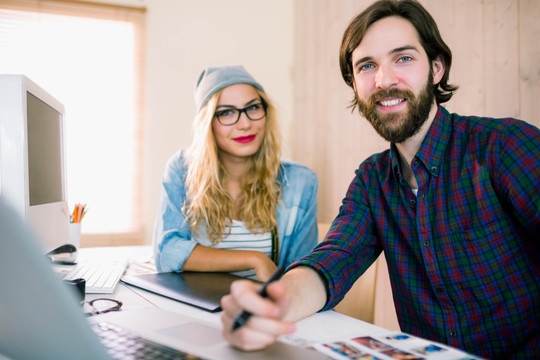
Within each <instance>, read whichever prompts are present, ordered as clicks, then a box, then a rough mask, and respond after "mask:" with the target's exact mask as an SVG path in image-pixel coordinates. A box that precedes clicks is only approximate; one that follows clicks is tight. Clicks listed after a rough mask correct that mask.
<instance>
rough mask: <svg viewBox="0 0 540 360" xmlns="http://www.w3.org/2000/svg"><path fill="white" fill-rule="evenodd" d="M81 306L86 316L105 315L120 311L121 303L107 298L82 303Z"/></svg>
mask: <svg viewBox="0 0 540 360" xmlns="http://www.w3.org/2000/svg"><path fill="white" fill-rule="evenodd" d="M82 304H83V307H84V314H85V315H86V316H93V315H98V314H105V313H108V312H111V311H120V309H121V308H122V302H121V301H120V300H116V299H109V298H97V299H93V300H90V301H83V302H82Z"/></svg>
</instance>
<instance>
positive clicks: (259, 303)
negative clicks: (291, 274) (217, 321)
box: [221, 280, 296, 351]
mask: <svg viewBox="0 0 540 360" xmlns="http://www.w3.org/2000/svg"><path fill="white" fill-rule="evenodd" d="M259 288H260V285H257V284H254V283H253V282H251V281H247V280H240V281H235V282H234V283H233V284H232V285H231V293H230V294H229V295H226V296H224V297H223V298H222V299H221V307H222V308H223V313H222V315H221V321H222V323H223V330H222V332H223V337H224V338H225V339H226V340H227V341H228V342H230V343H231V344H232V345H233V346H235V347H237V348H239V349H242V350H245V351H252V350H259V349H262V348H265V347H267V346H269V345H271V344H273V343H274V342H275V341H276V339H277V338H278V337H279V336H281V335H284V334H289V333H292V332H294V330H295V328H296V327H295V325H294V323H290V322H286V321H283V320H282V319H283V317H284V316H285V315H286V314H287V312H288V310H289V306H290V298H289V295H288V294H287V292H286V289H285V287H284V286H283V284H281V283H280V281H275V282H273V283H271V284H269V286H268V288H267V293H268V298H262V297H261V296H259V295H258V294H257V291H258V290H259ZM242 310H246V311H249V312H250V313H251V314H252V316H251V317H250V318H249V320H248V321H247V323H246V325H244V326H242V327H241V328H239V329H237V330H235V331H232V324H233V322H234V319H235V318H236V317H237V316H238V315H239V314H240V313H241V312H242Z"/></svg>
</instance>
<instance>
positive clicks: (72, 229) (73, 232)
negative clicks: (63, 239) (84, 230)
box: [69, 223, 81, 248]
mask: <svg viewBox="0 0 540 360" xmlns="http://www.w3.org/2000/svg"><path fill="white" fill-rule="evenodd" d="M69 243H70V244H72V245H75V247H76V248H79V246H80V245H81V223H70V224H69Z"/></svg>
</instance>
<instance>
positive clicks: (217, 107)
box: [153, 66, 318, 281]
mask: <svg viewBox="0 0 540 360" xmlns="http://www.w3.org/2000/svg"><path fill="white" fill-rule="evenodd" d="M195 103H196V107H197V115H196V116H195V119H194V138H193V143H192V144H191V146H190V148H189V149H188V150H187V151H179V152H177V153H176V154H175V155H174V156H173V157H172V158H171V159H170V160H169V162H168V164H167V167H166V170H165V174H164V176H163V187H162V196H161V201H160V205H159V209H158V214H157V219H156V226H155V229H154V239H153V241H154V253H155V259H156V266H157V269H158V270H159V271H161V272H166V271H184V270H185V271H226V272H233V273H235V274H238V275H241V276H247V277H252V278H255V277H256V278H258V279H259V280H261V281H266V280H267V279H268V278H269V277H270V275H271V274H272V273H273V272H274V270H275V269H276V266H277V265H284V266H288V265H289V264H290V263H291V262H293V261H294V260H295V259H297V258H298V257H300V256H302V255H304V254H306V253H308V252H309V251H310V250H311V249H312V248H313V247H314V246H315V244H316V242H317V221H316V212H317V203H316V196H317V188H318V180H317V177H316V175H315V174H314V173H313V171H311V170H310V169H308V168H307V167H305V166H303V165H300V164H297V163H292V162H288V161H283V160H280V152H281V151H280V150H281V140H280V135H279V130H278V124H277V120H276V117H275V109H274V106H273V105H272V103H271V101H270V100H269V98H268V96H267V95H266V93H265V92H264V89H263V87H262V86H261V85H260V84H259V83H258V82H257V81H255V79H254V78H253V77H252V76H251V75H250V74H249V73H248V72H247V71H246V70H245V69H244V68H243V67H242V66H223V67H216V68H207V69H205V70H204V71H203V72H202V73H201V75H200V76H199V79H198V82H197V86H196V89H195Z"/></svg>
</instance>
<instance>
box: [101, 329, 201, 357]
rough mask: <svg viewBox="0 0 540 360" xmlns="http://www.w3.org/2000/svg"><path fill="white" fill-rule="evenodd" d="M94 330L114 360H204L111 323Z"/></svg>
mask: <svg viewBox="0 0 540 360" xmlns="http://www.w3.org/2000/svg"><path fill="white" fill-rule="evenodd" d="M92 328H93V330H94V332H95V333H96V334H97V336H98V338H99V339H100V341H101V343H102V344H103V345H104V346H105V348H106V349H107V351H108V353H109V355H110V356H111V357H112V358H113V359H118V360H119V359H152V360H153V359H156V360H161V359H186V360H196V359H202V358H200V357H198V356H195V355H191V354H186V353H184V352H182V351H179V350H176V349H172V348H170V347H167V346H164V345H160V344H158V343H155V342H153V341H150V340H147V339H143V338H141V337H140V336H137V335H134V334H132V333H130V332H128V331H127V330H124V329H122V328H119V327H118V326H116V325H112V324H109V323H105V322H100V323H97V324H94V325H93V326H92Z"/></svg>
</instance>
